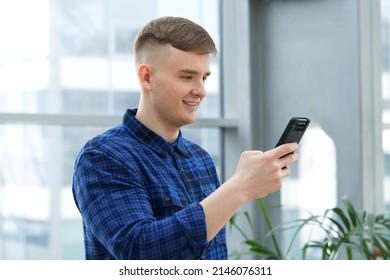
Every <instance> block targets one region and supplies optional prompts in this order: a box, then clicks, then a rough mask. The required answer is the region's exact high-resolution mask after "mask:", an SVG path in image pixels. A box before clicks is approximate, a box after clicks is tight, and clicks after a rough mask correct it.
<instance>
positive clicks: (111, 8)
mask: <svg viewBox="0 0 390 280" xmlns="http://www.w3.org/2000/svg"><path fill="white" fill-rule="evenodd" d="M11 2H12V3H14V2H15V3H17V4H15V5H14V4H10V3H8V2H4V1H3V2H0V31H1V32H0V33H1V34H4V35H2V36H3V37H2V48H1V51H0V52H1V53H0V112H20V113H71V114H95V113H99V114H116V115H122V114H123V113H124V110H125V109H127V108H130V107H135V106H137V105H138V99H136V100H134V98H133V97H135V95H133V93H134V92H136V93H138V98H139V85H138V80H137V78H136V76H135V69H134V64H133V54H132V46H133V42H134V39H135V36H136V34H137V33H138V31H139V29H140V28H141V27H142V26H143V25H144V24H145V23H146V22H148V21H149V20H151V19H153V18H155V17H159V16H166V15H174V16H184V17H188V18H190V19H192V20H194V21H196V22H198V23H199V24H201V25H202V26H204V27H205V28H206V29H207V30H208V31H209V32H210V34H211V36H212V37H213V38H214V40H215V42H216V44H217V47H218V46H219V41H220V39H219V16H218V15H219V7H218V3H219V1H218V0H212V1H198V0H189V1H177V0H165V1H161V0H148V1H138V0H127V1H124V0H116V1H107V0H85V1H77V0H71V1H69V0H59V1H50V0H37V1H35V2H34V5H32V4H31V3H30V2H31V1H28V0H17V1H11ZM17 5H19V6H17ZM18 7H23V9H21V8H18ZM27 8H28V9H29V10H28V9H27ZM27 11H33V13H31V12H27ZM140 11H142V12H140ZM10 15H13V16H10ZM3 31H4V32H3ZM211 71H212V75H211V76H210V78H209V79H208V81H207V84H206V89H207V91H208V97H207V98H206V99H205V101H204V103H203V106H202V107H201V110H200V112H199V117H205V118H218V117H220V116H221V110H220V93H219V72H220V71H219V60H218V57H216V58H213V59H212V65H211ZM117 92H121V93H124V92H127V93H130V92H131V96H129V97H128V99H131V100H129V103H121V106H117V105H118V101H117V100H116V98H117V97H118V96H117V94H116V93H117ZM92 96H93V97H92ZM120 98H124V97H123V96H122V97H120Z"/></svg>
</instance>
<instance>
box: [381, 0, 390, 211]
mask: <svg viewBox="0 0 390 280" xmlns="http://www.w3.org/2000/svg"><path fill="white" fill-rule="evenodd" d="M381 11H382V62H383V65H382V69H383V70H382V98H383V113H382V123H383V131H382V137H383V139H382V142H383V156H384V161H385V178H384V200H385V201H384V203H385V209H386V210H387V211H390V1H389V0H381Z"/></svg>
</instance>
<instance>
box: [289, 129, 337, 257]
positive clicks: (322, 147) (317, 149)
mask: <svg viewBox="0 0 390 280" xmlns="http://www.w3.org/2000/svg"><path fill="white" fill-rule="evenodd" d="M299 146H300V148H299V152H298V153H299V161H298V162H297V163H296V164H294V165H292V166H290V168H291V169H292V176H289V177H288V178H286V179H285V181H284V183H283V188H282V190H281V194H282V195H281V201H282V202H281V204H282V205H283V206H282V220H283V222H284V223H285V222H291V221H294V220H296V219H304V218H308V213H311V214H314V215H322V214H324V212H325V210H326V209H330V208H333V207H335V206H336V198H337V177H336V176H337V174H336V171H337V168H336V148H335V144H334V141H333V140H332V138H330V137H329V136H328V135H327V134H326V132H325V131H324V130H323V129H322V128H321V127H320V126H319V125H317V124H315V123H311V124H310V127H309V128H308V129H307V131H306V133H305V136H304V137H303V138H302V141H301V142H300V145H299ZM295 230H296V229H294V230H290V231H288V230H287V231H285V232H283V234H284V235H283V236H284V240H285V242H286V244H284V248H285V249H287V248H289V247H290V245H291V244H290V243H289V242H290V241H291V240H293V238H292V237H293V234H294V232H295ZM322 237H323V236H321V235H318V233H317V232H316V231H315V230H314V229H310V230H308V229H306V228H305V229H304V230H302V231H301V232H300V234H299V236H298V239H297V241H296V242H295V243H294V244H293V246H292V248H293V249H292V250H291V251H290V254H289V256H288V257H289V258H291V259H296V258H299V257H300V256H301V255H300V253H301V252H300V251H298V250H300V249H301V248H302V245H303V244H304V243H306V242H307V241H308V240H310V239H312V240H321V238H322ZM294 248H296V250H297V251H294ZM316 253H318V252H309V254H308V256H307V258H308V259H310V258H315V259H318V257H319V256H315V255H310V254H316Z"/></svg>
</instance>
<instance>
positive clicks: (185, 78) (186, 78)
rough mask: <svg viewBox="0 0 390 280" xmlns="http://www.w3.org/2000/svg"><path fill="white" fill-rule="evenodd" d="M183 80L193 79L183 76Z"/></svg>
mask: <svg viewBox="0 0 390 280" xmlns="http://www.w3.org/2000/svg"><path fill="white" fill-rule="evenodd" d="M182 78H183V79H184V80H191V79H192V76H182Z"/></svg>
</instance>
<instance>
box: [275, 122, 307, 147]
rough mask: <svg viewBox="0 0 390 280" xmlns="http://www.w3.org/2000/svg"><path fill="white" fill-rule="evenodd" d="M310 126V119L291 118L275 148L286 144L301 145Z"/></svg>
mask: <svg viewBox="0 0 390 280" xmlns="http://www.w3.org/2000/svg"><path fill="white" fill-rule="evenodd" d="M309 124H310V120H309V119H308V118H300V117H293V118H291V120H290V121H289V122H288V124H287V126H286V128H285V130H284V132H283V134H282V136H280V139H279V141H278V143H277V144H276V146H275V147H278V146H280V145H282V144H285V143H293V142H296V143H299V141H301V138H302V136H303V134H304V133H305V131H306V129H307V127H308V126H309Z"/></svg>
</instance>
